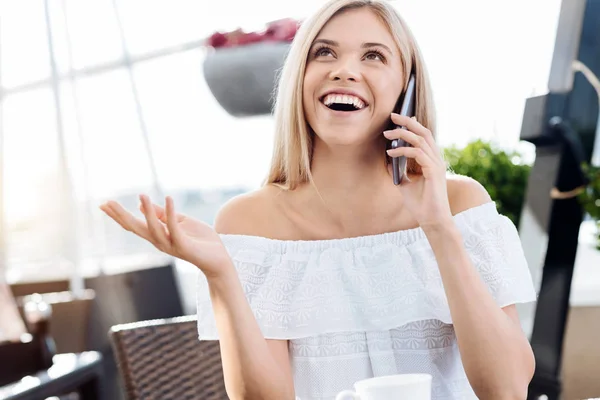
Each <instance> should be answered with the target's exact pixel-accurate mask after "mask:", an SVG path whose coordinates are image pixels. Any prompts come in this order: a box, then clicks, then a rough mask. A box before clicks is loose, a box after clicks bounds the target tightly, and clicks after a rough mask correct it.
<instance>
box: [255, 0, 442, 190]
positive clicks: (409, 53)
mask: <svg viewBox="0 0 600 400" xmlns="http://www.w3.org/2000/svg"><path fill="white" fill-rule="evenodd" d="M363 7H367V8H369V9H370V10H371V11H372V12H374V13H375V14H376V15H377V16H378V17H379V18H380V19H381V20H382V21H383V22H384V23H385V24H386V25H387V26H388V28H389V30H390V32H391V33H392V36H393V38H394V40H395V42H396V45H397V46H398V48H399V49H400V57H401V64H402V69H403V76H404V78H405V82H404V88H406V86H407V85H408V80H409V78H410V71H411V70H413V71H414V72H415V74H416V80H417V81H416V86H417V91H416V118H417V120H418V121H419V122H420V123H421V124H422V125H423V126H425V127H426V128H428V129H429V130H430V131H431V132H432V133H433V135H434V137H435V109H434V104H433V95H432V91H431V88H430V84H429V77H428V75H427V71H426V69H425V65H424V62H423V58H422V56H421V51H420V49H419V47H418V45H417V43H416V41H415V38H414V37H413V35H412V33H411V31H410V29H409V28H408V26H407V25H406V23H405V22H404V20H403V19H402V18H401V17H400V15H399V14H398V12H397V11H396V10H395V9H394V8H393V7H392V6H391V5H390V4H388V3H387V2H385V1H384V0H330V1H329V2H327V3H326V4H325V5H324V6H323V7H321V9H320V10H318V11H317V12H316V13H315V14H313V16H312V17H310V18H308V19H306V20H305V21H304V22H303V23H302V25H301V27H300V28H299V29H298V32H297V34H296V36H295V38H294V40H293V42H292V44H291V47H290V50H289V53H288V55H287V58H286V61H285V63H284V66H283V68H282V70H281V74H280V77H279V85H278V87H277V93H276V100H275V105H274V117H275V143H274V149H273V158H272V160H271V167H270V170H269V174H268V176H267V179H266V180H265V185H269V184H273V185H276V186H279V187H280V188H283V189H289V190H293V189H295V188H296V187H298V185H300V184H302V183H306V182H311V183H312V182H313V181H312V175H311V171H310V166H311V159H312V150H313V134H312V132H311V129H310V127H309V125H308V122H307V121H306V118H305V116H304V108H303V102H302V89H303V83H304V73H305V70H306V62H307V58H308V55H309V52H310V48H311V46H312V43H313V41H314V40H315V38H316V37H317V35H318V34H319V32H320V31H321V30H322V29H323V27H324V26H325V24H327V22H328V21H329V20H330V19H331V18H333V17H334V16H336V15H338V14H340V13H342V12H344V11H347V10H351V9H357V8H363ZM404 90H405V89H404ZM404 90H403V91H404ZM382 154H385V153H383V152H382ZM388 161H389V160H388ZM407 169H408V171H409V172H411V173H421V169H420V168H419V166H418V164H417V163H416V162H415V161H414V160H413V159H409V160H408V163H407Z"/></svg>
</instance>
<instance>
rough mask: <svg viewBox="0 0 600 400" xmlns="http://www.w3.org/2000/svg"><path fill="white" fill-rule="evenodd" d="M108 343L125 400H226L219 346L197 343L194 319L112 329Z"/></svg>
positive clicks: (188, 318) (128, 325) (147, 323)
mask: <svg viewBox="0 0 600 400" xmlns="http://www.w3.org/2000/svg"><path fill="white" fill-rule="evenodd" d="M109 335H110V339H111V344H112V347H113V351H114V354H115V358H116V361H117V365H118V368H119V372H120V375H121V380H122V383H123V386H124V389H125V393H126V396H127V398H128V399H129V400H142V399H144V400H152V399H155V400H163V399H178V400H179V399H181V400H225V399H228V397H227V393H226V392H225V382H224V379H223V368H222V365H221V353H220V348H219V342H218V341H199V340H198V331H197V327H196V317H195V316H185V317H177V318H170V319H161V320H151V321H141V322H135V323H131V324H123V325H115V326H113V327H112V328H111V329H110V333H109Z"/></svg>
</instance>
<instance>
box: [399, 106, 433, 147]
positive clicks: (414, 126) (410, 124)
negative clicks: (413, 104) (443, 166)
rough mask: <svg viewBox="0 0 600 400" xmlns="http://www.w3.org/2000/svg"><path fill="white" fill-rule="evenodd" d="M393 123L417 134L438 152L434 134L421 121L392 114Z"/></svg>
mask: <svg viewBox="0 0 600 400" xmlns="http://www.w3.org/2000/svg"><path fill="white" fill-rule="evenodd" d="M391 118H392V122H394V123H395V124H396V125H400V126H403V127H405V128H406V129H407V130H409V131H411V132H414V133H416V134H417V135H419V136H422V137H423V138H424V139H425V140H426V141H427V143H429V145H430V146H431V148H432V149H434V150H437V143H435V139H434V137H433V134H432V133H431V131H430V130H429V129H427V128H426V127H424V126H423V125H421V123H420V122H419V121H417V119H416V118H414V117H407V116H404V115H400V114H396V113H392V117H391Z"/></svg>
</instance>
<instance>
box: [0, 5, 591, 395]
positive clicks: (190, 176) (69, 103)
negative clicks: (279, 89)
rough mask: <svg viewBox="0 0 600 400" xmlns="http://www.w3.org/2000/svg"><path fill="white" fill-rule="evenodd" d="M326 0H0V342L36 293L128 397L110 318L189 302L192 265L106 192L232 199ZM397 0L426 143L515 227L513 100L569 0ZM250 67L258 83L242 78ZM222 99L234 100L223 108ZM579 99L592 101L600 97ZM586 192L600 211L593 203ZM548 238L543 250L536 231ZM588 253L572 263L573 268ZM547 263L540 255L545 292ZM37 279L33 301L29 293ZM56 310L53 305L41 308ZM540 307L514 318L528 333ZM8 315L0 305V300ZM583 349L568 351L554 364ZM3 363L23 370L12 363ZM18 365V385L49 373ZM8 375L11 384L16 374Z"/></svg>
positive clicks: (517, 181)
mask: <svg viewBox="0 0 600 400" xmlns="http://www.w3.org/2000/svg"><path fill="white" fill-rule="evenodd" d="M322 3H323V1H322V0H303V1H276V0H252V1H247V0H244V1H242V0H240V1H236V0H223V1H211V2H209V1H198V0H195V1H192V0H170V1H166V0H151V1H148V0H145V1H142V0H78V1H74V0H45V1H44V0H2V1H1V2H0V179H1V181H0V182H1V184H0V217H1V218H0V282H3V284H4V286H5V287H6V288H7V289H6V291H5V293H4V294H3V296H4V297H3V298H2V297H0V299H2V301H3V304H4V306H5V308H6V309H8V307H9V304H12V305H15V306H16V308H17V309H18V310H19V313H20V314H19V316H20V319H21V320H22V321H25V324H23V325H22V326H21V325H20V323H19V322H13V323H11V324H8V323H6V322H5V323H4V325H2V324H1V323H0V338H1V337H2V334H4V335H5V339H9V338H10V336H11V334H12V333H13V332H20V331H30V333H32V334H34V337H35V333H36V332H31V331H32V328H31V323H30V321H32V320H35V321H37V320H36V319H35V318H34V317H31V316H30V317H29V319H28V316H27V311H26V310H27V304H35V305H36V306H30V311H31V315H34V316H35V315H37V316H38V319H39V318H41V317H39V316H40V315H41V316H44V315H46V316H49V315H51V317H49V318H51V319H50V325H49V326H50V328H49V329H50V332H51V336H52V337H53V341H54V346H55V347H56V348H55V350H56V351H55V352H57V353H73V354H80V353H82V352H86V351H87V352H89V351H92V350H94V351H97V352H98V353H99V356H100V357H101V358H102V360H100V361H99V362H100V363H101V364H102V365H103V367H102V368H103V372H102V376H103V378H102V379H103V380H102V382H103V384H102V386H103V387H104V389H103V390H104V395H105V396H108V397H107V398H110V399H113V398H118V397H119V396H120V395H121V394H120V390H119V389H117V387H118V385H119V384H118V382H119V380H118V379H117V372H116V371H117V370H116V368H115V367H114V361H113V357H114V354H113V351H112V348H111V346H112V345H114V344H111V343H110V341H109V338H108V336H107V332H108V331H109V329H110V328H111V327H112V326H114V325H117V324H123V323H129V322H136V321H141V320H149V319H157V318H158V319H161V318H163V319H164V318H171V317H177V316H181V315H192V314H193V313H194V311H195V290H196V276H197V272H196V270H195V269H194V268H193V267H191V266H190V265H186V264H185V263H182V262H181V261H178V260H171V259H170V258H168V257H165V255H164V254H161V253H160V252H158V251H157V250H156V249H154V248H153V247H152V246H151V245H149V244H148V243H146V242H144V241H143V240H141V239H138V238H137V237H136V236H134V235H132V234H129V233H127V232H125V231H123V230H122V229H121V228H120V227H119V226H118V225H117V224H116V223H114V222H113V221H112V220H109V218H107V217H106V216H105V215H104V214H103V213H102V212H101V211H100V210H99V209H98V206H99V205H100V204H102V203H103V202H105V201H106V200H108V199H113V200H117V201H119V202H121V203H122V204H123V205H125V206H126V207H127V208H128V209H129V210H131V211H134V212H135V213H136V214H137V215H140V214H139V212H138V211H137V205H138V195H139V194H140V193H146V194H149V195H150V196H151V197H152V198H153V199H154V200H155V201H156V202H158V203H161V204H162V203H163V199H164V196H165V195H171V196H173V197H174V199H175V203H176V207H178V208H179V211H180V212H183V213H186V214H188V215H191V216H193V217H196V218H199V219H202V220H204V221H206V222H208V223H212V222H213V219H214V216H215V213H216V211H217V210H218V209H219V207H220V206H221V205H222V204H223V203H224V202H225V201H227V200H228V199H229V198H231V197H232V196H235V195H237V194H240V193H243V192H246V191H249V190H252V189H255V188H257V187H259V186H260V184H261V182H262V180H263V179H264V177H265V174H266V172H267V168H268V165H269V162H270V157H271V150H272V141H273V127H274V124H273V118H272V116H271V115H270V114H269V112H268V104H267V109H266V110H267V111H266V112H265V110H264V109H263V110H258V111H257V110H251V109H250V108H252V107H251V106H250V104H253V103H256V102H260V101H263V103H265V104H266V103H268V98H267V97H268V96H267V97H265V96H266V95H265V94H264V93H268V92H269V91H270V90H272V85H273V81H274V76H275V73H276V69H277V68H278V66H279V64H278V62H280V61H281V60H282V59H283V57H284V56H285V49H286V48H287V46H288V39H289V29H290V26H291V25H290V21H292V22H293V25H294V26H295V24H296V23H297V22H299V21H301V20H302V19H303V18H304V17H305V16H306V15H307V14H309V13H310V12H311V11H312V10H313V9H314V8H315V7H317V6H319V5H320V4H322ZM583 3H586V2H585V1H584V2H583ZM590 3H593V1H588V2H587V4H588V6H589V4H590ZM392 4H394V6H395V7H396V8H397V9H398V10H399V11H400V13H401V14H402V15H403V16H404V18H405V19H406V21H407V22H408V24H409V25H410V27H411V28H412V30H413V33H414V34H415V36H416V38H417V40H418V42H419V44H420V46H421V49H422V51H423V53H424V57H425V60H426V62H427V66H428V68H429V73H430V78H431V81H432V85H433V88H434V94H435V100H436V105H437V111H438V118H439V125H438V126H439V129H438V131H439V135H438V141H439V143H440V144H441V146H442V147H444V149H445V152H446V156H447V158H448V160H449V162H450V164H451V166H452V167H453V169H454V170H455V171H456V172H458V173H463V174H467V175H470V176H472V177H474V178H476V179H478V180H479V181H480V182H481V183H482V184H484V185H485V186H486V188H487V189H488V191H490V194H491V195H492V197H493V199H494V200H495V201H496V202H497V204H498V206H499V209H500V211H501V212H503V213H504V214H506V215H507V216H509V217H510V218H511V219H512V220H513V222H515V224H516V225H517V226H518V227H520V232H522V231H526V230H527V226H526V225H527V221H526V220H524V219H523V220H522V218H521V217H522V215H523V209H524V204H525V202H526V198H527V187H528V179H529V176H530V172H531V169H532V166H533V165H534V162H535V160H536V146H535V145H534V144H533V143H531V141H524V140H522V139H521V136H522V125H523V120H524V113H525V105H526V101H527V99H528V98H532V97H536V96H542V95H544V94H546V93H547V92H548V82H549V78H550V73H551V64H552V60H553V55H554V54H555V44H556V40H557V31H558V25H559V16H560V12H561V1H560V0H525V1H523V0H508V1H503V2H482V1H478V0H452V1H447V0H444V1H442V0H395V1H392ZM270 23H272V24H271V25H269V24H270ZM599 23H600V21H599ZM266 26H267V27H268V26H270V27H272V28H273V32H271V33H272V34H273V36H272V37H271V39H270V40H261V39H260V38H254V39H252V40H254V41H255V42H256V43H243V40H241V39H239V38H240V37H244V36H243V34H244V33H248V32H264V29H265V27H266ZM236 30H237V35H238V36H237V38H238V39H237V40H238V42H235V41H234V42H230V43H229V44H225V45H223V42H219V41H218V40H220V39H222V38H223V36H215V35H214V34H215V33H216V32H221V33H223V35H225V33H227V32H235V31H236ZM279 34H281V37H279V39H278V37H277V35H279ZM240 35H241V36H240ZM286 35H287V36H286ZM598 35H599V36H600V33H598ZM233 36H235V34H234V35H233ZM225 37H226V35H225ZM229 37H232V36H231V35H230V36H229ZM245 37H246V38H247V36H245ZM292 37H293V35H292ZM263 39H264V38H263ZM248 40H250V39H248ZM232 43H233V44H232ZM236 51H237V53H236ZM245 51H246V53H244V52H245ZM265 63H270V64H268V65H271V68H270V69H269V68H266V69H265V68H264V67H265ZM590 67H592V66H591V65H590ZM236 68H237V70H236ZM261 71H262V72H263V74H264V76H259V75H258V74H260V73H261ZM264 71H267V72H264ZM596 74H598V69H596ZM248 76H251V77H252V76H253V77H254V79H255V80H256V82H259V83H260V82H263V83H260V85H262V86H260V85H258V86H252V85H248V84H247V82H246V83H243V80H244V79H248ZM264 82H266V83H264ZM227 84H229V85H237V87H238V90H242V94H241V95H240V94H237V93H232V92H231V91H232V90H234V89H231V88H230V87H227ZM219 85H221V86H219ZM588 85H589V84H588ZM590 87H591V86H590ZM223 96H225V97H223ZM227 96H229V97H230V98H232V97H235V99H237V100H238V102H237V103H235V104H234V105H231V104H233V103H234V102H233V100H231V99H228V98H227ZM230 100H231V101H230ZM591 101H593V102H596V100H595V98H594V97H593V96H592V97H591ZM244 102H245V103H244ZM228 104H229V105H230V107H231V108H229V109H227V105H228ZM244 104H246V105H247V107H248V109H244V107H246V106H245V105H244ZM590 110H592V111H590V112H596V113H597V102H596V103H594V104H592V105H591V106H590ZM593 118H596V116H595V115H594V117H593ZM590 202H591V203H590ZM594 202H596V203H594ZM586 204H592V205H594V204H595V206H596V207H600V202H599V201H598V200H596V198H593V199H591V200H589V199H588V203H586ZM589 209H590V210H592V211H589V212H588V213H587V214H585V215H584V217H583V219H584V224H583V225H582V227H583V229H582V232H583V233H582V236H581V239H580V240H579V242H580V246H583V247H584V248H585V249H584V250H583V251H584V252H585V255H586V256H585V257H586V260H587V261H586V260H583V259H582V258H581V257H579V258H578V260H577V263H576V265H573V266H572V268H575V278H574V283H573V286H572V290H571V293H570V296H571V300H572V302H571V307H575V306H578V307H585V308H584V309H583V308H582V309H583V310H584V311H585V312H590V310H592V309H594V308H595V307H600V295H598V293H600V275H599V274H598V272H597V271H598V267H599V266H600V261H598V260H599V258H598V253H600V251H598V250H596V245H597V244H596V241H595V240H596V237H595V235H596V233H595V231H594V229H595V220H594V219H593V218H592V217H593V208H589ZM530 231H531V230H530ZM531 235H533V236H531ZM531 235H530V237H532V238H533V239H531V240H533V241H535V240H536V239H535V238H536V236H535V234H531ZM542 236H543V237H542ZM540 240H541V242H542V244H541V245H540V246H543V243H547V241H548V238H547V236H544V235H541V236H540ZM536 243H537V242H536ZM578 254H581V251H580V252H579V253H578ZM532 257H533V256H532ZM534 258H535V257H534ZM542 261H543V260H542ZM596 262H598V264H596ZM593 267H595V268H596V269H595V270H594V271H593V272H589V273H588V272H584V273H582V274H580V275H577V268H578V269H579V270H582V271H592V270H593ZM539 270H540V269H539V268H538V266H537V265H535V266H533V267H532V273H533V274H534V278H535V280H536V282H537V283H536V284H538V287H539V285H540V281H541V275H540V274H541V273H540V272H539ZM594 274H595V275H594ZM578 276H580V277H581V278H580V279H579V280H577V277H578ZM577 282H579V283H577ZM569 283H570V281H569ZM577 285H579V286H577ZM35 293H41V294H42V296H38V297H31V296H32V295H34V294H35ZM52 294H54V295H53V296H54V297H52ZM567 295H569V294H568V293H567ZM61 296H62V297H61ZM573 298H575V300H574V303H573ZM48 306H49V308H50V309H51V310H52V311H51V312H47V311H44V310H47V307H48ZM61 310H62V311H61ZM533 312H534V311H532V310H529V311H527V310H525V311H524V312H523V315H522V318H523V324H524V328H525V329H526V330H527V331H528V334H531V331H532V330H533V324H534V315H533ZM36 313H37V314H36ZM595 316H598V317H599V318H600V313H598V314H594V318H595ZM2 317H3V314H2V313H0V319H1V318H2ZM3 318H5V321H6V320H8V319H9V318H12V317H10V311H5V314H4V317H3ZM16 320H17V319H11V321H16ZM583 320H585V321H587V322H589V320H590V315H589V314H586V316H585V318H583ZM595 326H596V328H590V325H586V324H584V325H582V327H581V330H582V331H585V332H586V333H589V330H590V329H593V330H594V331H593V332H595V335H596V337H598V335H597V330H595V329H600V325H598V324H596V325H595ZM40 329H41V328H40ZM33 330H34V331H35V329H33ZM44 332H45V331H44ZM38 333H39V332H38ZM20 334H22V332H20ZM581 340H583V339H581V338H579V339H577V340H576V341H577V342H578V343H581ZM34 341H35V340H34ZM594 346H595V347H594V348H590V347H585V348H584V349H583V353H590V352H591V353H593V354H596V355H599V356H600V344H598V343H596V342H594ZM42 347H43V346H42ZM594 352H595V353H594ZM11 354H13V353H11ZM89 354H92V353H89ZM580 355H581V352H579V353H577V354H576V353H575V350H573V351H572V352H571V353H569V352H565V353H564V360H565V365H569V364H568V363H569V361H568V360H570V358H569V357H579V356H580ZM88 357H90V360H91V361H89V363H90V364H94V363H95V362H96V361H94V360H95V359H94V357H93V356H88ZM84 361H85V360H84ZM0 362H1V363H2V364H3V365H4V366H5V367H6V369H9V370H10V369H13V370H16V369H15V368H16V367H15V368H13V367H11V365H13V366H14V364H13V363H14V362H15V361H14V358H8V356H6V358H3V359H1V360H0ZM111 363H112V364H111ZM109 364H110V365H112V366H108V365H109ZM559 364H560V363H559ZM50 365H51V362H50ZM73 365H74V364H73ZM586 368H591V367H586ZM38 370H41V368H37V370H36V371H38ZM573 371H574V372H573V373H572V374H571V375H570V376H569V377H567V378H565V379H566V382H568V383H566V385H567V386H568V390H570V391H571V392H570V394H568V396H571V397H568V396H567V397H565V398H583V397H584V396H588V397H591V396H592V395H594V394H595V395H598V396H600V386H598V383H597V382H595V383H594V382H593V381H595V380H597V378H598V376H600V375H599V374H600V369H595V370H594V371H589V370H588V371H587V372H585V373H582V372H581V371H579V370H577V371H575V370H573ZM13 372H14V371H13ZM36 373H37V372H36ZM28 376H34V375H31V374H29V375H28ZM35 376H37V375H35ZM594 376H595V378H594ZM13 378H14V379H17V378H15V377H14V376H12V377H11V379H13ZM46 378H48V379H50V378H52V377H51V376H50V377H48V376H47V375H46ZM36 379H37V378H36ZM40 379H41V378H40ZM121 379H123V378H121ZM17 380H18V381H19V382H21V386H20V388H21V391H26V390H29V389H27V388H31V387H34V386H36V384H37V385H40V384H41V383H42V382H43V379H41V380H39V379H38V381H37V382H34V383H30V384H29V386H28V385H27V384H23V382H22V377H18V379H17ZM121 382H122V381H121ZM0 384H6V385H10V384H11V383H10V379H7V380H6V381H5V382H0ZM23 385H24V386H23ZM569 385H570V386H569ZM582 385H583V386H582ZM586 385H587V386H586ZM24 387H25V388H26V389H23V388H24ZM11 390H12V391H13V392H15V393H16V392H18V389H15V388H14V387H12V389H11ZM577 390H580V391H579V392H577ZM594 391H595V392H594ZM591 392H594V393H591ZM6 393H8V391H7V392H6ZM2 395H5V394H3V392H2V391H1V390H0V398H4V397H2ZM50 395H54V394H52V393H50V394H48V396H47V397H51V396H50ZM80 395H81V394H80ZM6 396H7V397H6V398H11V397H8V395H6ZM14 398H17V397H14ZM23 398H25V397H23ZM32 398H33V397H32ZM165 398H168V397H165Z"/></svg>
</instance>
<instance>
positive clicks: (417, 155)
mask: <svg viewBox="0 0 600 400" xmlns="http://www.w3.org/2000/svg"><path fill="white" fill-rule="evenodd" d="M387 153H388V155H389V156H390V157H400V156H405V157H408V158H413V159H415V161H417V163H418V164H419V165H420V166H421V167H423V168H432V167H434V166H435V163H434V162H433V160H432V159H431V157H429V156H428V155H427V153H425V152H424V151H423V149H420V148H418V147H398V148H396V149H389V150H388V151H387Z"/></svg>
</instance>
